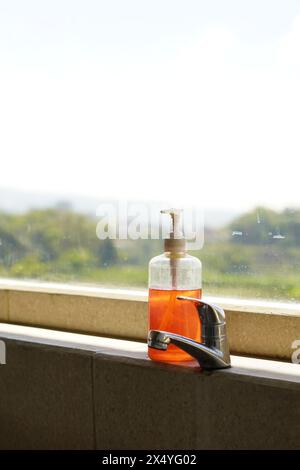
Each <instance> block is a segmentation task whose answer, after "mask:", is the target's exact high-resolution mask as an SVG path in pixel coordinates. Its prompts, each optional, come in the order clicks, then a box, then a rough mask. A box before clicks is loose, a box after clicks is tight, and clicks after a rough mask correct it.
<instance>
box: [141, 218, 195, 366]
mask: <svg viewBox="0 0 300 470" xmlns="http://www.w3.org/2000/svg"><path fill="white" fill-rule="evenodd" d="M161 212H162V213H163V214H169V215H170V217H171V231H170V233H169V235H168V237H167V238H166V239H165V240H164V253H163V254H162V255H160V256H155V257H154V258H152V259H151V261H150V263H149V310H148V326H149V330H162V331H169V332H172V333H177V334H179V335H183V336H186V337H188V338H190V339H193V340H195V341H200V338H201V331H200V329H201V326H200V322H199V317H198V314H197V309H195V307H194V305H193V303H192V302H189V301H182V300H178V299H177V296H178V295H181V296H187V297H194V298H195V297H196V298H201V294H202V266H201V261H200V260H199V259H198V258H196V257H194V256H190V255H188V254H187V250H186V240H185V238H184V236H183V233H182V229H181V212H182V211H181V210H179V209H168V210H163V211H161ZM148 355H149V357H150V359H152V360H154V361H162V362H181V361H189V360H192V359H193V358H192V357H191V356H190V355H189V354H188V353H186V352H184V351H182V350H180V349H179V348H177V347H176V346H175V345H172V344H170V346H169V347H168V350H167V351H159V350H158V349H153V348H151V347H149V348H148Z"/></svg>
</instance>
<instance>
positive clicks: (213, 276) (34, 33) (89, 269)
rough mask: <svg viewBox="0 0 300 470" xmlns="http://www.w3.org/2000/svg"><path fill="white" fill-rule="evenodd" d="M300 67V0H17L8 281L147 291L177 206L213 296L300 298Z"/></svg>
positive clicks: (5, 28)
mask: <svg viewBox="0 0 300 470" xmlns="http://www.w3.org/2000/svg"><path fill="white" fill-rule="evenodd" d="M299 79H300V4H299V2H298V1H297V0H289V2H286V1H285V0H276V1H274V0H259V1H258V0H252V1H251V2H250V1H243V2H240V1H238V0H235V1H234V0H228V1H226V2H224V1H223V0H212V1H210V2H208V1H204V0H203V1H201V0H200V1H199V0H188V1H181V0H159V1H158V0H152V1H151V2H146V1H138V0H128V1H126V2H124V1H122V0H111V1H109V2H108V1H97V0H88V1H81V0H78V1H71V0H59V1H58V0H52V1H51V2H39V1H37V0H28V1H26V2H24V1H22V0H2V1H1V2H0V103H1V106H0V130H1V138H0V158H1V171H0V276H1V277H9V278H18V279H41V280H49V281H61V282H84V283H93V284H95V283H96V284H98V285H102V284H106V285H107V284H109V285H116V286H129V287H138V288H145V287H146V286H147V265H148V262H149V259H150V258H151V257H152V256H154V255H156V254H159V253H160V252H161V251H162V248H163V243H162V241H161V240H157V239H146V235H145V233H144V232H143V230H144V229H145V220H147V224H148V222H149V220H150V222H151V217H150V213H151V211H153V210H154V211H155V210H156V209H157V213H159V209H160V208H162V207H165V208H166V207H171V206H175V207H184V208H187V210H189V208H196V209H197V211H198V212H199V213H201V214H202V213H204V244H203V247H199V248H197V247H196V249H194V250H193V253H191V254H193V255H196V256H199V258H200V259H201V260H202V261H203V287H204V292H205V293H206V294H213V295H222V296H229V297H242V298H251V297H254V298H263V299H275V300H287V301H293V302H296V301H300V274H299V272H300V270H299V268H300V193H299V191H298V179H299V171H298V167H299V154H300V139H299V128H300V114H299V109H300V86H299ZM120 204H121V205H122V204H123V207H125V206H126V207H127V208H131V209H130V210H131V211H132V212H131V213H129V215H128V219H126V220H127V222H128V224H130V222H132V224H135V230H133V231H132V233H133V232H134V234H135V235H134V236H133V237H132V236H131V237H130V236H127V239H120V236H112V235H113V233H110V236H109V237H107V238H106V239H103V237H102V239H101V236H99V221H100V220H102V222H103V219H101V217H102V216H103V211H104V209H103V208H104V206H105V205H107V207H110V208H119V207H120ZM134 204H139V208H138V209H137V208H136V207H135V209H134V208H132V206H134ZM113 210H114V209H112V211H113ZM118 210H119V209H118ZM118 210H117V209H116V211H117V212H115V215H116V214H119V212H118ZM130 210H129V212H130ZM135 210H136V214H137V213H138V214H139V216H140V217H141V218H140V225H141V226H143V227H144V228H143V227H142V228H141V227H138V225H139V224H138V223H137V222H136V219H135V216H136V214H135V213H134V211H135ZM115 215H112V217H111V219H110V220H109V222H111V221H112V220H113V219H114V217H115ZM134 219H135V221H134ZM124 220H125V219H124ZM124 220H123V222H122V223H124ZM120 224H121V222H120V218H119V216H118V215H117V232H118V231H119V225H120ZM128 224H127V225H128ZM150 225H151V224H150ZM104 227H105V224H104V223H103V225H102V229H103V228H104ZM127 228H128V227H127ZM97 230H98V231H97ZM107 230H110V228H109V227H108V228H107ZM113 230H114V229H113V228H112V232H113ZM201 230H202V229H201ZM100 231H101V230H100ZM137 233H140V236H141V238H139V239H134V238H137ZM100 235H101V234H100ZM148 236H149V234H148ZM201 236H202V235H201ZM121 238H122V237H121ZM123 238H124V237H123Z"/></svg>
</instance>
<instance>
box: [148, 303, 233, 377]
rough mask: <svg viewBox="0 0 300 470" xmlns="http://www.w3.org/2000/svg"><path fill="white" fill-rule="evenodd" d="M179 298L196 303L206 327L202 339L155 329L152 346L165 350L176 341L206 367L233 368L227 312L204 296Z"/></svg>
mask: <svg viewBox="0 0 300 470" xmlns="http://www.w3.org/2000/svg"><path fill="white" fill-rule="evenodd" d="M177 298H178V299H179V300H182V301H189V302H190V301H192V302H194V303H195V305H196V307H197V311H198V314H199V320H200V322H201V327H202V333H201V342H200V343H198V342H197V341H194V340H192V339H189V338H187V337H185V336H181V335H178V334H176V333H171V332H168V331H159V330H151V331H149V335H148V346H149V347H150V348H155V349H160V350H164V351H165V350H166V349H167V348H168V345H169V344H171V343H172V344H174V345H175V346H177V347H178V348H180V349H182V350H183V351H185V352H187V353H188V354H190V355H191V356H193V357H194V358H195V359H196V360H197V361H198V362H199V364H200V366H201V367H202V368H203V369H224V368H227V367H230V354H229V348H228V341H227V334H226V322H225V313H224V311H223V310H222V309H221V308H220V307H217V306H215V305H210V304H208V303H207V302H204V301H202V300H201V299H194V298H191V297H183V296H179V297H177Z"/></svg>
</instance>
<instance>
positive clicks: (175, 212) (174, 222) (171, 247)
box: [161, 209, 186, 253]
mask: <svg viewBox="0 0 300 470" xmlns="http://www.w3.org/2000/svg"><path fill="white" fill-rule="evenodd" d="M161 214H169V215H170V216H171V231H170V233H169V236H168V237H167V238H165V241H164V245H165V251H167V252H171V253H179V252H182V251H186V241H185V238H184V236H183V233H182V229H181V225H182V224H181V214H182V209H164V210H162V211H161Z"/></svg>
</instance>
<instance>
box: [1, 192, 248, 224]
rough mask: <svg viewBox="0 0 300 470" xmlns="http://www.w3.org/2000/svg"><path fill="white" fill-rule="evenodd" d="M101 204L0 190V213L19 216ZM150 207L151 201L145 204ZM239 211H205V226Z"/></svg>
mask: <svg viewBox="0 0 300 470" xmlns="http://www.w3.org/2000/svg"><path fill="white" fill-rule="evenodd" d="M101 202H113V203H115V204H117V201H105V200H103V199H101V197H99V198H93V197H87V196H80V195H78V194H75V195H73V194H71V195H69V196H67V195H65V194H51V193H36V192H26V191H19V190H14V189H9V188H0V211H1V210H2V211H5V212H8V213H15V214H20V213H24V212H27V211H28V210H31V209H48V208H56V207H59V208H61V207H63V208H72V209H73V210H74V211H75V212H80V213H85V214H90V215H95V214H96V210H97V207H98V206H99V204H100V203H101ZM147 204H148V205H149V207H151V205H152V204H154V203H152V202H151V201H150V202H149V203H147ZM156 206H157V204H156V203H155V207H156ZM240 212H241V211H232V210H221V209H220V210H217V209H207V210H205V226H207V227H211V228H218V227H222V226H223V225H226V224H228V223H229V222H231V221H232V220H233V219H234V217H237V216H238V215H239V214H240Z"/></svg>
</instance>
